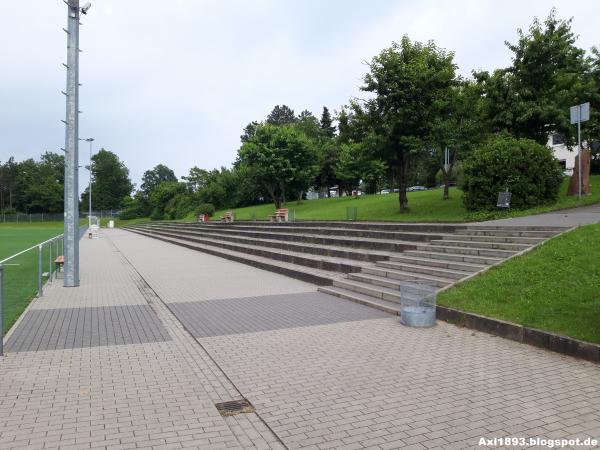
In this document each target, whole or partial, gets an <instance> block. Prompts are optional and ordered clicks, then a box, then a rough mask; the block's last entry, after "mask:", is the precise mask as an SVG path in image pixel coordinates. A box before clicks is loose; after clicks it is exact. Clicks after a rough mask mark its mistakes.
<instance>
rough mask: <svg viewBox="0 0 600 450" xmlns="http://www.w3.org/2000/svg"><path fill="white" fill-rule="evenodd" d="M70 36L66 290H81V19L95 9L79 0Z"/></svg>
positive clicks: (71, 14)
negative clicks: (76, 288) (79, 169)
mask: <svg viewBox="0 0 600 450" xmlns="http://www.w3.org/2000/svg"><path fill="white" fill-rule="evenodd" d="M65 3H66V4H67V9H68V26H67V29H66V30H65V32H66V33H67V64H65V66H66V68H67V91H66V92H65V93H64V94H65V96H66V98H67V113H66V120H65V121H64V122H65V237H64V258H65V275H64V286H65V287H75V286H79V179H78V168H79V155H78V143H79V142H78V140H79V139H78V138H79V130H78V128H79V52H80V50H79V18H80V15H81V14H82V13H83V14H87V12H88V10H89V9H90V7H91V5H90V4H89V3H87V4H86V5H85V6H84V7H83V8H80V7H79V0H68V1H65Z"/></svg>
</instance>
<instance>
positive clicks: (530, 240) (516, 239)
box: [442, 234, 544, 246]
mask: <svg viewBox="0 0 600 450" xmlns="http://www.w3.org/2000/svg"><path fill="white" fill-rule="evenodd" d="M442 239H444V240H450V241H475V242H498V243H506V244H522V245H527V246H529V245H535V244H539V243H540V242H543V241H544V238H541V237H520V236H496V235H487V236H482V235H470V234H449V235H446V236H444V237H443V238H442Z"/></svg>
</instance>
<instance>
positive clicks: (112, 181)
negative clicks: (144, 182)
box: [81, 149, 133, 210]
mask: <svg viewBox="0 0 600 450" xmlns="http://www.w3.org/2000/svg"><path fill="white" fill-rule="evenodd" d="M132 191H133V184H132V182H131V179H130V178H129V169H128V168H127V167H126V166H125V164H124V163H123V162H122V161H121V160H120V159H119V157H118V156H117V155H116V154H114V153H113V152H111V151H108V150H105V149H101V150H100V151H99V152H98V153H96V154H95V155H94V156H92V208H94V209H95V210H108V209H120V208H121V207H122V206H123V202H124V199H125V198H126V197H129V195H131V192H132ZM88 201H89V192H88V189H87V188H86V189H85V191H84V192H83V193H82V194H81V208H82V209H84V210H86V209H87V208H89V205H88Z"/></svg>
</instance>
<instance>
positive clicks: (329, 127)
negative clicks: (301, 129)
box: [319, 106, 336, 138]
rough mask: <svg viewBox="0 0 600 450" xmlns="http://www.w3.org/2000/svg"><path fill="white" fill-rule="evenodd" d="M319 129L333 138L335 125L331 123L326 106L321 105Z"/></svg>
mask: <svg viewBox="0 0 600 450" xmlns="http://www.w3.org/2000/svg"><path fill="white" fill-rule="evenodd" d="M319 125H320V127H321V130H323V133H324V134H325V136H327V137H328V138H333V137H334V136H335V130H336V128H335V125H333V119H332V118H331V114H330V113H329V109H327V106H323V113H322V114H321V121H320V123H319Z"/></svg>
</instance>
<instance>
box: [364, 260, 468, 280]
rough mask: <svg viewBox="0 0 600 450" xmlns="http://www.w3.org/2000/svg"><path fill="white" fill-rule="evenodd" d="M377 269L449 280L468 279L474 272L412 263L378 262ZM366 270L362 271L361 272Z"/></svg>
mask: <svg viewBox="0 0 600 450" xmlns="http://www.w3.org/2000/svg"><path fill="white" fill-rule="evenodd" d="M376 266H377V267H385V268H387V269H392V270H398V271H401V272H409V273H420V274H424V275H431V276H434V277H440V278H444V279H450V280H462V279H463V278H466V277H468V276H469V275H471V274H473V273H474V272H475V271H473V270H472V271H468V272H467V271H463V270H454V269H448V268H445V267H432V266H430V265H423V264H414V263H404V262H398V261H378V262H377V263H376ZM364 270H366V268H365V269H363V271H364Z"/></svg>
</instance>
